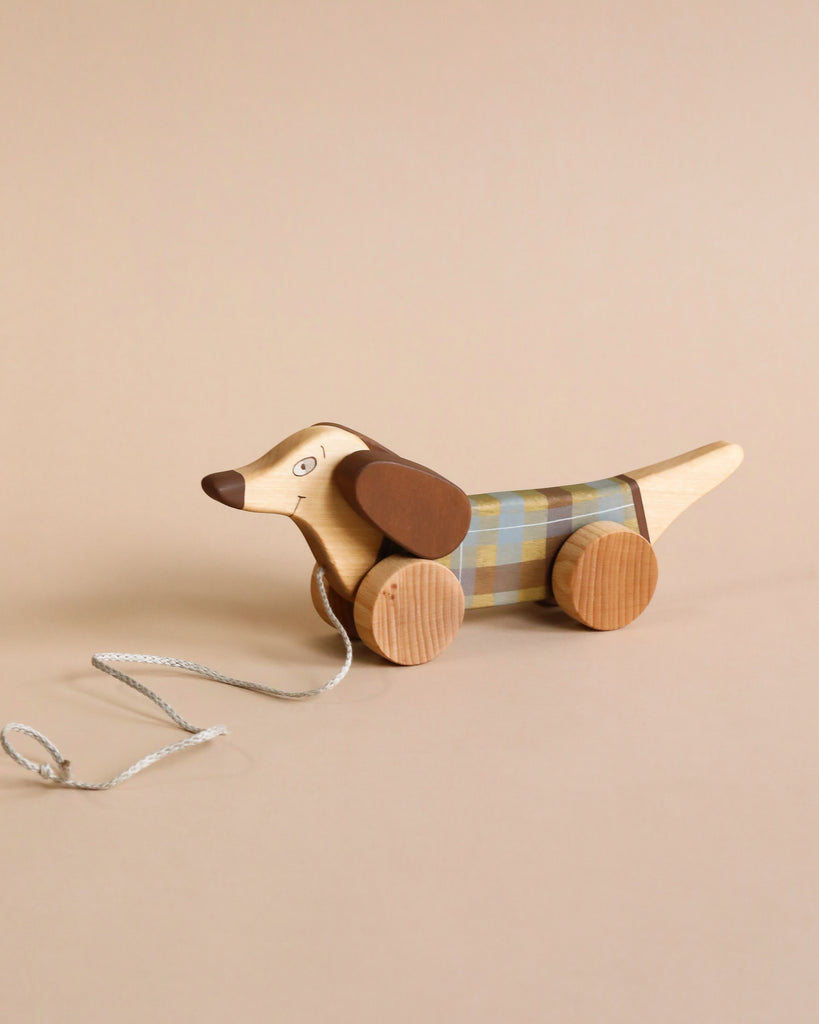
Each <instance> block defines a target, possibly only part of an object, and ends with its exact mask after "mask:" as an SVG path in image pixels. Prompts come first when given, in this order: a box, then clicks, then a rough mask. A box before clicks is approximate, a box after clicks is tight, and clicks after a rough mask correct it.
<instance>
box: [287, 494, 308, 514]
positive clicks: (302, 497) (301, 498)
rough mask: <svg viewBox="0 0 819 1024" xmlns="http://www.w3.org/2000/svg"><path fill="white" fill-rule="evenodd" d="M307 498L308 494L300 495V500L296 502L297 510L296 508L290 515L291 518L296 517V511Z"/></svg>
mask: <svg viewBox="0 0 819 1024" xmlns="http://www.w3.org/2000/svg"><path fill="white" fill-rule="evenodd" d="M306 497H307V495H306V494H300V495H299V500H298V501H297V502H296V508H294V509H293V511H292V512H291V513H290V515H291V516H294V515H295V514H296V510H297V509H298V507H299V505H301V503H302V502H303V501H304V499H305V498H306Z"/></svg>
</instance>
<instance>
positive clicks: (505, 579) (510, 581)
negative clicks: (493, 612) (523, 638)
mask: <svg viewBox="0 0 819 1024" xmlns="http://www.w3.org/2000/svg"><path fill="white" fill-rule="evenodd" d="M469 501H470V504H471V505H472V520H471V522H470V526H469V532H468V533H467V535H466V537H465V538H464V540H463V542H462V544H461V545H460V547H458V548H456V549H455V551H453V552H452V553H451V554H449V555H446V556H445V557H444V558H440V559H438V561H439V562H441V563H442V564H443V565H445V566H446V567H447V568H448V569H451V570H452V572H454V573H455V575H456V576H457V577H458V579H459V581H460V583H461V586H462V587H463V590H464V596H465V598H466V607H467V608H486V607H489V606H490V605H498V604H517V603H518V602H520V601H540V600H544V599H547V600H552V599H553V598H552V588H551V582H550V581H551V575H552V564H553V562H554V559H555V556H556V555H557V551H558V548H559V547H560V545H561V544H562V543H563V541H564V540H565V539H566V538H567V537H568V536H569V534H571V533H574V531H575V530H579V529H580V527H581V526H585V525H586V524H587V523H593V522H597V521H599V520H608V521H610V522H615V523H622V524H623V525H624V526H626V527H628V528H629V529H630V530H634V531H635V532H636V533H642V535H643V536H646V537H647V531H646V529H645V517H644V515H643V508H642V502H641V500H640V491H639V487H638V486H637V483H636V482H635V481H633V480H631V478H630V477H627V476H625V475H623V476H619V477H610V478H609V479H607V480H594V481H592V482H591V483H588V484H574V485H572V486H570V487H544V488H538V489H537V490H531V491H503V492H499V493H496V494H473V495H471V496H470V498H469Z"/></svg>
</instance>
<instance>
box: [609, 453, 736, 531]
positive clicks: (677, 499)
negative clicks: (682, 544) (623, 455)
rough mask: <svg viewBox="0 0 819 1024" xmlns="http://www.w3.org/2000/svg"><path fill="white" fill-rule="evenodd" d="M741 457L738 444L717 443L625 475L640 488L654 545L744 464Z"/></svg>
mask: <svg viewBox="0 0 819 1024" xmlns="http://www.w3.org/2000/svg"><path fill="white" fill-rule="evenodd" d="M742 455H743V453H742V448H740V446H739V445H738V444H733V443H732V442H730V441H714V442H713V444H706V445H703V447H702V448H695V449H694V450H693V451H690V452H686V453H685V454H684V455H678V456H677V457H676V458H674V459H666V461H665V462H655V463H654V464H653V465H651V466H643V468H642V469H635V470H632V472H630V473H628V474H626V475H627V476H629V477H631V479H632V480H635V481H636V482H637V484H638V485H639V488H640V495H641V497H642V499H643V509H644V511H645V517H646V524H647V526H648V535H649V539H650V540H651V543H652V544H653V543H654V542H655V541H656V540H657V538H658V537H659V536H660V535H661V534H663V533H664V532H665V530H666V529H667V528H668V527H669V526H670V525H671V523H673V522H674V520H675V519H676V518H677V516H678V515H680V513H682V512H684V511H685V510H686V509H687V508H688V507H689V505H693V504H694V502H695V501H697V500H698V499H699V498H701V497H702V496H703V495H704V494H707V493H708V492H709V491H710V490H712V489H713V488H714V487H716V486H717V484H721V483H722V481H723V480H726V479H727V478H728V477H729V476H730V475H731V474H732V473H733V472H734V470H735V469H736V468H737V467H738V466H739V464H740V463H741V462H742Z"/></svg>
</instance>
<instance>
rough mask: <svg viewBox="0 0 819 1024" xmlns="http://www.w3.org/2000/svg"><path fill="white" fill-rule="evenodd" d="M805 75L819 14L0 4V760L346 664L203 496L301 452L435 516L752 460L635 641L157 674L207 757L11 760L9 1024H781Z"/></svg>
mask: <svg viewBox="0 0 819 1024" xmlns="http://www.w3.org/2000/svg"><path fill="white" fill-rule="evenodd" d="M818 47H819V8H817V5H816V4H815V3H814V2H813V0H806V2H804V3H800V2H796V0H783V2H780V3H770V2H746V3H739V2H729V0H709V2H698V3H688V4H676V3H675V4H655V3H648V2H629V3H625V4H617V3H604V2H588V3H552V2H544V3H522V2H517V3H500V2H490V3H487V4H466V3H464V4H456V3H447V2H438V0H436V2H434V3H433V2H421V3H410V2H390V0H386V2H382V3H380V4H379V3H366V2H363V0H361V2H347V3H330V2H328V3H309V4H306V3H298V2H287V3H285V2H272V3H251V2H231V3H193V2H187V3H184V2H180V0H172V2H168V0H163V2H156V3H140V4H131V3H116V2H115V3H112V2H109V0H105V2H103V0H100V2H88V3H64V4H56V3H51V4H50V3H44V4H40V3H32V2H29V0H24V2H20V3H13V2H9V0H6V2H3V3H0V76H1V77H2V123H1V124H0V139H2V147H3V156H2V189H3V192H2V209H1V210H0V231H1V232H2V235H1V237H2V267H0V270H1V271H2V274H1V276H0V280H1V281H2V289H3V296H2V302H0V316H2V358H3V365H2V389H3V391H2V403H1V404H0V417H2V429H3V434H2V437H3V480H4V488H3V500H2V516H3V524H2V526H3V534H2V535H3V538H4V572H3V580H4V586H3V593H2V607H0V614H1V615H2V622H3V625H4V649H3V659H2V673H1V674H0V675H1V678H2V681H1V682H0V720H2V721H7V720H9V719H18V720H22V721H25V722H29V723H31V724H33V725H35V726H37V727H39V728H41V729H43V730H44V731H45V732H47V733H48V735H50V736H51V737H52V739H54V740H55V741H56V742H57V743H58V744H59V745H60V746H62V747H63V749H64V751H65V752H66V753H67V754H68V755H69V756H71V757H73V759H74V763H75V768H76V773H77V775H78V776H79V777H82V778H86V779H101V778H105V777H107V776H109V775H110V774H113V773H114V772H116V771H118V770H119V769H121V768H122V767H124V766H125V765H127V764H129V763H130V762H131V761H132V760H134V759H136V758H137V757H139V756H141V755H142V754H143V753H145V752H147V751H149V750H153V749H155V748H156V747H158V746H161V745H163V744H165V743H169V742H173V741H174V740H176V739H177V738H180V737H181V735H182V734H181V733H179V732H178V731H177V730H175V729H174V728H173V727H172V726H170V725H169V724H167V723H166V722H165V720H164V719H162V718H161V717H160V716H159V713H158V712H157V713H156V714H155V713H154V711H153V709H151V708H150V706H148V705H147V704H145V705H144V706H143V702H142V700H141V698H139V697H137V696H136V695H133V694H130V693H129V692H127V691H125V692H123V691H124V688H123V687H120V686H119V684H116V683H114V682H113V681H112V680H110V679H107V678H104V677H101V676H98V675H97V674H96V673H93V672H92V670H91V669H90V668H89V667H88V658H89V656H90V654H91V652H92V651H98V650H106V649H107V650H111V649H114V650H136V651H148V652H153V653H160V654H171V655H175V656H179V657H186V658H190V659H194V660H199V661H204V662H206V663H208V664H213V665H216V666H218V667H220V668H222V669H224V670H225V671H228V672H232V673H236V674H239V675H245V676H250V677H252V678H261V679H264V680H266V681H267V682H269V683H270V684H272V685H276V686H279V687H282V686H283V687H296V688H301V687H309V686H312V685H316V684H318V683H320V682H322V681H323V680H325V679H326V678H328V677H329V676H331V675H332V674H334V673H335V671H336V670H337V668H338V666H339V664H340V661H341V650H340V644H339V643H338V640H337V638H334V637H333V635H332V634H331V633H330V632H329V631H328V630H327V629H326V627H324V625H323V624H322V623H321V622H320V621H319V620H318V618H317V617H316V616H315V615H314V613H313V610H312V607H311V605H310V602H309V597H308V586H307V583H308V575H309V570H310V567H311V564H312V561H311V558H310V555H309V552H308V550H307V547H306V545H305V544H304V543H303V541H302V539H301V537H300V536H299V535H298V533H297V532H296V531H295V529H294V527H293V525H292V524H291V523H289V522H287V521H286V520H284V519H276V518H272V517H264V516H250V515H239V514H238V513H236V512H233V511H232V510H229V509H226V508H222V507H219V506H217V505H215V504H213V503H212V502H209V501H208V500H207V499H206V498H205V497H204V496H203V495H202V493H201V492H200V490H199V478H200V477H201V476H202V475H203V474H204V473H206V472H209V471H212V470H216V469H223V468H228V467H231V466H235V465H237V464H241V463H244V462H247V461H249V460H250V459H252V458H255V457H256V456H257V455H259V454H261V453H262V452H263V451H265V450H266V449H267V448H269V447H271V446H272V445H273V444H274V443H276V442H277V441H278V440H280V439H281V438H282V437H283V436H284V435H286V434H289V433H291V432H292V431H294V430H296V429H298V428H300V427H302V426H304V425H307V424H309V423H311V422H314V421H316V420H324V419H331V420H337V421H341V422H346V423H349V424H351V425H353V426H355V427H357V428H358V429H360V430H362V431H363V432H365V433H368V434H370V435H372V436H374V437H377V438H378V439H379V440H381V441H383V442H384V443H385V444H387V445H389V446H391V447H393V448H395V449H396V450H398V451H400V452H401V453H403V454H405V455H406V456H407V457H409V458H412V459H415V460H417V461H420V462H425V463H427V464H431V465H432V466H434V468H435V469H437V470H439V471H440V472H442V473H444V474H446V475H448V476H450V477H452V478H454V479H455V480H457V481H458V482H459V483H460V484H461V485H462V486H463V487H464V488H465V489H466V490H467V491H480V490H485V489H495V490H499V489H504V488H513V487H532V486H543V485H548V484H562V483H571V482H575V481H579V480H586V479H593V478H597V477H600V476H604V475H608V474H610V473H617V472H621V471H623V470H628V469H631V468H634V467H635V466H639V465H642V464H644V463H647V462H652V461H655V460H657V459H661V458H666V457H669V456H671V455H674V454H677V453H678V452H681V451H684V450H686V449H688V448H692V447H695V446H697V445H700V444H703V443H706V442H708V441H711V440H716V439H718V438H727V439H730V440H736V441H739V442H741V443H742V444H743V445H744V446H745V449H746V461H745V464H744V465H743V467H742V469H741V470H740V472H739V473H738V474H737V475H736V476H735V477H733V478H732V479H731V480H730V481H729V482H728V483H727V484H725V485H724V486H723V487H721V488H720V489H719V490H718V491H716V492H715V493H714V494H712V495H710V496H709V497H708V498H707V499H706V500H704V501H703V502H702V503H701V504H699V505H698V506H696V507H695V508H694V509H692V510H691V511H690V512H689V513H687V514H686V515H685V516H684V517H683V518H682V519H680V520H679V522H678V523H676V524H675V525H674V527H673V528H672V529H671V530H670V531H669V532H668V534H667V535H666V536H665V537H663V539H662V541H661V542H660V544H659V545H658V554H659V558H660V585H659V588H658V592H657V596H656V598H655V600H654V602H653V604H652V605H651V607H650V608H649V610H648V611H647V612H646V614H645V615H644V616H643V618H642V619H641V620H640V621H639V622H638V623H636V624H635V625H634V626H632V627H630V628H629V629H627V630H624V631H622V632H620V633H616V634H605V635H603V634H600V635H597V634H591V633H588V632H586V631H584V630H582V629H580V628H579V627H573V626H571V625H569V624H567V623H566V621H565V620H561V618H560V616H559V615H556V614H553V613H549V612H547V611H544V610H542V609H539V608H536V607H532V606H528V607H523V608H518V609H510V610H500V611H497V612H492V611H490V612H484V613H473V614H472V615H471V616H470V617H469V618H468V619H467V621H466V623H465V625H464V628H463V630H462V632H461V634H460V635H459V637H458V639H457V640H456V642H455V644H454V645H453V647H452V648H450V649H449V651H447V652H446V654H445V655H444V656H442V657H441V658H440V659H439V660H438V661H436V662H434V663H432V664H430V665H428V666H425V667H422V668H418V669H404V670H401V669H395V668H391V667H389V666H386V665H385V664H384V663H382V662H379V661H378V660H377V659H376V658H375V657H373V656H370V655H369V654H368V653H367V652H363V653H362V654H360V655H359V656H357V659H356V661H355V663H354V666H353V671H352V673H351V674H350V676H349V678H348V680H347V681H346V682H345V683H344V684H343V685H342V686H341V687H340V688H339V689H338V690H336V691H334V692H333V693H332V694H330V695H328V696H326V697H324V698H322V699H320V700H318V701H315V702H313V703H309V704H305V705H292V704H280V703H276V702H274V701H271V700H267V699H265V698H262V697H258V696H254V695H251V694H246V693H239V692H236V691H230V690H226V689H225V688H224V687H219V686H216V685H214V684H211V683H207V682H205V681H203V680H193V679H187V678H179V677H178V676H174V675H173V674H168V673H164V674H163V673H157V672H155V671H153V672H150V671H149V672H146V673H144V674H143V678H145V679H146V680H147V681H149V682H150V683H151V684H153V685H156V686H157V687H158V688H159V689H160V691H161V692H162V693H163V695H165V696H166V697H167V698H168V699H169V700H171V702H172V703H174V704H175V705H177V706H178V707H179V708H180V710H181V711H182V712H183V713H184V714H186V715H188V716H189V717H190V718H192V719H193V720H194V721H195V722H197V723H201V724H202V725H208V724H212V723H215V722H220V721H224V722H226V723H227V724H228V725H229V727H230V729H231V733H230V736H229V737H227V738H225V739H222V740H219V741H216V742H215V743H213V744H211V745H209V746H208V747H205V748H201V749H198V750H196V751H194V752H190V753H188V754H186V755H184V756H182V757H180V758H177V759H175V760H170V761H166V762H165V763H164V764H163V765H162V766H160V767H157V768H154V769H151V771H149V772H147V773H146V774H144V775H142V776H140V777H139V778H137V779H135V780H133V781H131V782H129V783H128V784H126V785H125V786H124V787H123V788H122V789H119V790H115V791H113V792H110V793H102V794H83V793H72V792H65V791H58V790H56V789H54V788H52V787H49V786H47V785H46V784H44V783H42V782H41V781H40V780H38V779H37V778H36V777H34V776H30V775H26V774H24V773H23V772H21V771H20V770H19V769H18V768H17V767H16V766H15V765H13V764H12V763H11V762H7V761H6V760H5V759H3V761H2V763H1V764H0V799H2V805H3V806H2V840H1V841H0V849H2V869H3V881H2V888H1V889H0V893H1V894H2V895H0V900H1V901H2V903H1V904H0V919H1V920H2V939H0V981H1V982H2V990H3V1014H4V1016H7V1017H9V1018H11V1016H13V1015H14V1014H15V1013H17V1014H20V1016H21V1019H26V1020H32V1021H44V1020H46V1019H54V1017H55V1016H59V1018H60V1019H61V1020H66V1021H71V1022H75V1021H76V1022H84V1021H89V1022H95V1021H106V1022H107V1021H123V1022H144V1021H148V1020H153V1021H169V1020H172V1019H173V1020H178V1021H188V1020H190V1021H193V1020H197V1021H200V1022H201V1021H217V1020H219V1021H221V1020H225V1019H228V1020H234V1021H262V1020H265V1021H267V1020H275V1021H287V1022H299V1024H300V1022H323V1021H328V1020H336V1021H350V1022H352V1021H355V1022H370V1021H372V1022H376V1021H378V1022H382V1021H393V1022H401V1024H403V1022H416V1021H432V1022H439V1021H440V1022H447V1024H450V1022H453V1021H468V1022H484V1021H486V1022H490V1021H491V1022H496V1021H515V1022H530V1021H531V1022H535V1021H537V1022H541V1021H546V1020H559V1021H562V1022H567V1024H581V1022H583V1024H585V1022H606V1024H611V1022H616V1024H619V1022H646V1021H663V1022H665V1024H675V1022H681V1024H682V1022H686V1024H688V1022H690V1021H698V1022H701V1024H705V1022H709V1024H710V1022H731V1024H733V1022H743V1024H744V1022H781V1021H784V1020H787V1021H788V1022H790V1024H796V1022H803V1021H804V1022H806V1021H815V1019H816V1007H817V1005H819V984H817V979H816V964H817V960H818V958H819V912H818V910H817V898H818V897H819V857H817V841H818V840H819V820H818V819H817V815H818V814H819V795H818V794H819V744H817V722H818V721H819V689H818V688H817V685H816V683H817V644H816V605H817V587H816V579H817V571H816V570H817V550H816V544H815V539H814V534H813V533H812V523H813V521H814V519H815V517H816V506H817V498H819V494H817V486H816V449H815V432H816V423H817V418H816V379H817V378H816V374H817V368H818V367H817V352H816V338H817V330H816V328H817V314H819V298H817V296H819V292H817V288H816V280H817V273H819V249H818V248H817V243H818V242H819V203H817V171H818V170H819V143H817V131H816V127H817V111H818V110H819V107H818V106H817V104H818V102H819V70H818V69H817V61H816V56H817V52H819V50H818V49H817V48H818ZM21 745H22V744H21ZM33 749H34V748H30V747H28V746H26V747H25V750H26V751H27V752H29V753H32V754H33Z"/></svg>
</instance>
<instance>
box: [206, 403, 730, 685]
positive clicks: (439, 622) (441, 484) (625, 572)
mask: <svg viewBox="0 0 819 1024" xmlns="http://www.w3.org/2000/svg"><path fill="white" fill-rule="evenodd" d="M741 461H742V449H741V448H740V446H739V445H737V444H731V443H729V442H727V441H716V442H714V443H713V444H709V445H705V446H704V447H702V448H697V449H695V450H694V451H691V452H687V453H686V454H684V455H679V456H677V457H676V458H674V459H668V460H667V461H665V462H658V463H656V464H654V465H651V466H645V467H644V468H642V469H637V470H633V471H632V472H630V473H622V474H620V475H619V476H614V477H609V478H607V479H605V480H594V481H592V482H591V483H586V484H575V485H572V486H568V487H542V488H535V489H532V490H525V491H506V492H502V493H486V494H474V495H471V496H468V495H466V494H464V492H463V491H462V490H461V489H460V488H459V487H457V486H456V485H455V484H453V483H451V482H450V481H449V480H446V479H444V477H442V476H440V475H439V474H438V473H435V472H433V471H432V470H431V469H427V468H425V467H424V466H420V465H418V464H417V463H414V462H408V461H407V460H406V459H404V458H402V457H401V456H399V455H396V454H395V452H392V451H390V450H389V449H388V448H385V447H384V446H383V445H381V444H379V443H378V442H376V441H373V440H372V439H371V438H369V437H367V436H366V435H364V434H360V433H358V432H357V431H354V430H350V429H348V428H347V427H343V426H340V425H339V424H335V423H318V424H315V425H314V426H311V427H308V428H307V429H305V430H300V431H299V432H298V433H296V434H293V435H291V436H290V437H288V438H286V439H285V440H284V441H282V442H281V444H278V445H276V447H275V448H273V449H272V450H271V451H269V452H268V453H267V454H266V455H263V456H262V457H261V458H260V459H257V460H256V461H255V462H251V463H250V464H249V465H247V466H242V467H241V468H240V469H238V470H227V471H226V472H221V473H212V474H210V475H209V476H206V477H205V478H204V480H203V481H202V487H203V489H204V490H205V492H206V494H208V495H209V496H210V497H211V498H215V499H216V500H217V501H220V502H222V503H223V504H225V505H229V506H231V507H232V508H238V509H244V510H246V511H249V512H273V513H278V514H280V515H286V516H289V517H290V518H291V519H292V520H293V521H294V522H295V523H296V525H297V526H298V527H299V529H300V530H301V532H302V533H303V534H304V537H305V539H306V540H307V543H308V545H309V546H310V550H311V551H312V552H313V555H314V556H315V558H316V561H317V563H318V565H320V566H323V567H324V568H325V571H326V578H327V582H328V583H329V587H328V589H327V593H328V598H329V600H330V604H331V606H332V608H333V611H334V612H335V614H336V615H337V616H338V618H339V619H340V620H341V622H342V623H343V625H344V626H345V628H346V629H347V630H348V632H349V633H350V634H351V635H352V636H354V637H358V638H360V639H361V640H362V641H363V642H364V643H365V644H366V645H367V647H369V648H371V649H372V650H374V651H376V652H377V653H378V654H380V655H382V657H384V658H386V659H387V660H389V661H392V662H395V663H396V664H399V665H420V664H422V663H424V662H427V661H430V660H431V659H432V658H434V657H436V655H438V654H440V653H441V651H443V650H444V649H445V648H446V647H448V646H449V644H450V643H451V642H452V640H453V639H454V637H455V634H456V633H457V632H458V629H459V628H460V625H461V622H462V621H463V616H464V610H465V609H466V608H484V607H488V606H491V605H501V604H515V603H517V602H521V601H546V602H549V603H552V604H554V603H557V604H558V605H559V606H560V607H561V608H562V609H563V611H565V612H566V613H567V614H568V615H571V616H572V618H574V619H577V620H578V621H579V622H582V623H583V624H584V625H586V626H589V627H591V628H592V629H600V630H606V629H619V628H620V627H621V626H625V625H627V624H628V623H629V622H632V621H633V620H634V619H636V618H637V616H638V615H639V614H640V613H641V612H642V611H643V610H644V609H645V608H646V607H647V605H648V603H649V601H650V600H651V598H652V595H653V594H654V588H655V586H656V583H657V559H656V556H655V554H654V549H653V547H652V545H653V544H654V542H656V540H657V539H658V538H659V537H660V536H661V534H662V533H663V532H664V531H665V529H666V528H667V527H668V526H669V524H670V523H672V522H673V521H674V520H675V519H676V518H677V516H678V515H680V513H681V512H683V511H685V509H687V508H688V506H689V505H691V504H693V503H694V502H695V501H696V500H697V499H698V498H701V497H702V496H703V495H704V494H706V493H707V492H708V491H710V490H711V489H712V488H713V487H716V485H717V484H719V483H721V482H722V481H723V480H725V479H726V478H727V477H728V476H730V474H731V473H733V471H734V470H735V469H736V468H737V466H739V464H740V462H741ZM312 594H313V603H314V604H315V607H316V610H317V611H318V613H319V615H321V616H322V618H323V619H325V620H326V621H329V619H328V617H327V614H326V612H325V610H324V607H323V604H322V601H321V600H320V594H319V593H318V589H317V587H316V584H315V575H314V582H313V587H312Z"/></svg>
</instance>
